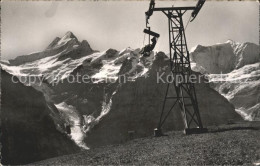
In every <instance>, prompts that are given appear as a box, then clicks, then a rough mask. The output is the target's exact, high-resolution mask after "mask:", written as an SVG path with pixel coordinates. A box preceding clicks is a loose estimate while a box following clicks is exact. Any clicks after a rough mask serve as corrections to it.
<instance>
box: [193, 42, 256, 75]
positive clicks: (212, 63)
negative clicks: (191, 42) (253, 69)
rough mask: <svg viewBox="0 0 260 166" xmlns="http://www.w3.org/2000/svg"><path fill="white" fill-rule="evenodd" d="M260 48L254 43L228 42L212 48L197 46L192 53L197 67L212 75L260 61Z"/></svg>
mask: <svg viewBox="0 0 260 166" xmlns="http://www.w3.org/2000/svg"><path fill="white" fill-rule="evenodd" d="M259 52H260V47H259V46H258V45H256V44H254V43H248V42H247V43H242V44H240V43H237V42H234V41H232V40H228V41H227V42H225V43H222V44H216V45H212V46H202V45H197V46H196V47H194V48H192V51H191V53H190V56H191V60H192V61H193V62H196V64H197V67H203V68H204V69H205V71H207V72H208V73H211V74H219V73H228V72H231V71H232V70H234V69H239V68H241V67H243V66H245V65H247V64H253V63H256V62H259V61H260V54H259Z"/></svg>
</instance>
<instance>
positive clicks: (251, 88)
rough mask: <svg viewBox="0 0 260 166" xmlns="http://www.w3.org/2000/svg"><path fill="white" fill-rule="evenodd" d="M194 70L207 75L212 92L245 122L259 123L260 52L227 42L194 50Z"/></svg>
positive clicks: (254, 48)
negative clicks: (227, 101)
mask: <svg viewBox="0 0 260 166" xmlns="http://www.w3.org/2000/svg"><path fill="white" fill-rule="evenodd" d="M191 59H192V60H193V62H195V63H194V64H193V70H195V71H198V72H201V73H204V74H207V75H208V78H209V81H210V82H211V85H212V87H213V88H214V89H216V90H217V91H218V92H219V93H220V94H222V95H223V96H225V97H226V98H227V99H228V100H229V101H230V102H231V103H232V104H234V106H235V107H236V110H237V112H239V113H240V114H241V115H242V116H243V117H244V118H245V119H247V120H260V50H259V46H258V45H256V44H253V43H243V44H240V43H236V42H234V41H231V40H229V41H227V42H226V43H224V44H217V45H213V46H201V45H198V46H196V47H195V48H194V49H193V51H192V52H191Z"/></svg>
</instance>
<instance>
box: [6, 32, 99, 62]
mask: <svg viewBox="0 0 260 166" xmlns="http://www.w3.org/2000/svg"><path fill="white" fill-rule="evenodd" d="M93 52H95V51H94V50H92V48H91V47H90V45H89V43H88V42H87V41H86V40H83V41H82V42H80V41H78V39H77V37H76V36H75V35H74V34H73V33H72V32H70V31H68V32H67V33H66V34H65V35H64V36H63V37H62V38H59V37H56V38H55V39H54V40H53V41H52V42H51V43H50V44H49V46H48V47H47V48H46V49H45V50H43V51H40V52H36V53H32V54H29V55H22V56H18V57H16V58H15V59H13V60H9V62H10V65H21V64H25V63H27V62H33V61H36V60H39V59H42V58H46V57H51V56H54V55H57V54H63V55H64V56H66V55H67V56H70V57H71V58H73V59H76V58H79V57H82V56H85V55H88V54H91V53H93ZM69 54H70V55H69Z"/></svg>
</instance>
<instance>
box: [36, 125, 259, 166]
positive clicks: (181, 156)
mask: <svg viewBox="0 0 260 166" xmlns="http://www.w3.org/2000/svg"><path fill="white" fill-rule="evenodd" d="M167 134H168V136H163V137H159V138H155V137H147V138H142V139H135V140H132V141H129V142H127V143H125V144H121V145H111V146H106V147H100V148H96V149H91V150H89V151H82V152H81V153H77V154H73V155H67V156H62V157H57V158H52V159H48V160H44V161H41V162H38V163H35V164H44V165H45V164H51V165H53V164H55V165H60V164H67V165H86V164H87V165H252V164H253V163H255V162H257V161H258V162H259V159H260V139H259V138H260V130H248V129H245V130H230V131H223V132H214V133H205V134H194V135H184V134H182V132H169V133H167ZM104 139H105V138H104Z"/></svg>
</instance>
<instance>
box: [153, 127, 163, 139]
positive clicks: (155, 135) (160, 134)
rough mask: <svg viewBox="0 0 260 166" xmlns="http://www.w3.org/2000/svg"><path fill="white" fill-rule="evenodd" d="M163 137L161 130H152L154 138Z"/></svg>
mask: <svg viewBox="0 0 260 166" xmlns="http://www.w3.org/2000/svg"><path fill="white" fill-rule="evenodd" d="M161 136H164V134H163V133H162V130H161V129H158V128H155V129H154V137H161Z"/></svg>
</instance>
